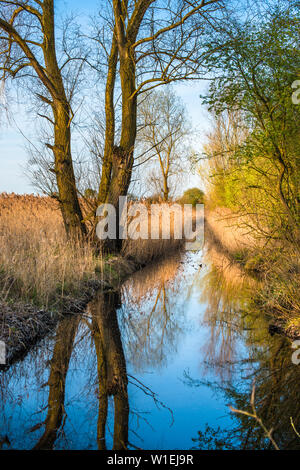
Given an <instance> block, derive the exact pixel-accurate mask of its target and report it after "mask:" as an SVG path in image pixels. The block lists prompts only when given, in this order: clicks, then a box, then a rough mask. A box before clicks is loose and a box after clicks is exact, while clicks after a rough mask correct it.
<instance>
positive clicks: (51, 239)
mask: <svg viewBox="0 0 300 470" xmlns="http://www.w3.org/2000/svg"><path fill="white" fill-rule="evenodd" d="M96 263H99V260H95V256H94V249H93V247H92V246H91V245H90V244H89V243H86V244H85V245H82V246H80V245H79V244H76V243H71V242H69V241H67V239H66V235H65V232H64V226H63V221H62V217H61V213H60V211H59V207H58V204H57V202H56V201H55V200H53V199H51V198H48V197H36V196H33V195H24V196H19V195H15V194H5V193H4V194H0V281H1V284H0V296H1V297H0V298H1V299H2V300H8V299H10V298H13V299H18V300H20V299H21V300H23V301H30V302H31V301H33V302H34V303H36V304H38V305H41V306H43V307H48V306H49V305H51V306H54V305H55V304H57V303H59V301H60V299H61V298H62V297H64V296H65V295H67V294H68V293H72V294H74V293H76V292H78V291H80V288H81V283H82V280H84V279H88V278H91V277H93V276H94V273H95V266H96Z"/></svg>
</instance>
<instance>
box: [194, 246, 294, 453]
mask: <svg viewBox="0 0 300 470" xmlns="http://www.w3.org/2000/svg"><path fill="white" fill-rule="evenodd" d="M211 259H214V260H216V258H215V255H213V256H212V257H211ZM204 282H205V289H204V297H203V299H204V298H205V300H206V301H207V302H208V308H207V311H206V314H205V321H206V323H207V324H208V325H209V328H210V330H211V335H210V340H209V342H208V344H207V345H206V348H207V350H208V351H209V355H210V364H211V365H213V366H215V365H216V364H217V370H218V371H219V373H220V378H221V381H220V382H219V383H209V382H206V385H208V386H209V387H211V388H212V389H214V390H215V391H218V392H220V393H222V394H223V396H224V399H225V400H226V403H227V404H228V405H232V406H233V407H234V408H236V409H238V410H244V411H247V412H249V413H251V412H252V408H251V404H250V395H251V390H252V382H253V380H254V379H255V383H256V398H255V406H256V412H257V415H258V416H259V417H260V418H261V420H262V422H263V423H264V425H265V427H266V428H267V429H268V430H271V429H272V430H273V434H272V435H273V437H274V440H275V441H276V443H277V445H278V446H279V448H280V449H300V439H299V437H297V435H296V433H295V431H294V430H293V427H292V425H291V418H292V420H293V423H294V425H295V427H296V429H299V428H300V401H299V392H300V380H299V379H300V369H299V366H298V367H297V366H295V365H293V364H292V361H291V356H292V350H291V342H290V341H289V340H288V339H287V338H284V337H280V336H274V337H271V336H270V334H269V331H268V322H267V318H266V315H265V314H264V312H262V311H260V310H259V308H258V307H257V306H255V305H254V304H253V302H252V301H251V289H253V288H255V285H254V284H253V281H252V280H251V279H250V280H249V279H248V280H247V279H245V277H244V276H240V275H237V271H236V267H235V266H233V267H229V266H228V263H227V267H226V269H224V266H223V267H222V269H221V267H220V264H217V266H216V263H215V264H214V265H212V266H211V270H210V273H209V274H208V276H206V278H205V279H204ZM239 337H240V338H241V337H243V340H244V342H245V343H246V344H247V346H248V353H247V356H245V355H244V354H243V356H244V357H239V356H238V354H237V349H236V347H237V338H239ZM240 351H241V349H240ZM240 354H241V352H240ZM233 359H234V360H233ZM228 369H229V370H230V371H231V372H233V375H232V376H229V375H228V376H227V379H226V380H225V379H224V377H226V375H224V371H226V370H228ZM238 377H239V378H238ZM187 383H189V384H190V385H193V386H195V385H196V386H197V385H203V383H204V382H195V381H194V380H193V379H191V378H190V377H187ZM220 384H221V385H220ZM233 419H234V421H235V425H234V426H233V427H232V428H231V429H230V430H224V429H223V430H222V429H213V428H211V427H207V429H206V432H203V431H200V432H199V435H198V438H196V439H195V442H196V443H197V447H198V448H201V449H205V448H206V449H209V448H211V449H218V448H220V449H231V448H236V449H270V448H272V444H271V443H270V441H269V439H267V438H266V435H265V433H264V431H263V429H262V428H261V426H260V425H259V424H258V423H257V422H256V421H255V420H254V419H253V418H251V417H248V416H245V415H241V414H237V415H234V416H233Z"/></svg>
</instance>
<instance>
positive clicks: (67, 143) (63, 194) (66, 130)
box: [52, 100, 86, 238]
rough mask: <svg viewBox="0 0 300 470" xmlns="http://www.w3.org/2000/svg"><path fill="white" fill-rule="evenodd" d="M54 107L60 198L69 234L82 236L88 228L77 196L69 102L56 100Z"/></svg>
mask: <svg viewBox="0 0 300 470" xmlns="http://www.w3.org/2000/svg"><path fill="white" fill-rule="evenodd" d="M52 109H53V115H54V122H55V125H54V146H53V147H52V151H53V155H54V164H55V174H56V181H57V187H58V200H59V204H60V208H61V212H62V216H63V220H64V224H65V229H66V232H67V234H68V236H70V237H72V238H73V237H74V238H75V237H76V238H80V237H81V236H82V235H84V234H85V233H86V228H85V225H84V222H83V216H82V212H81V208H80V204H79V200H78V196H77V190H76V180H75V175H74V169H73V162H72V155H71V132H70V117H69V115H70V111H69V105H68V103H67V102H61V101H56V100H55V101H54V103H53V105H52Z"/></svg>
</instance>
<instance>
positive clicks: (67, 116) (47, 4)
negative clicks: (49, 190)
mask: <svg viewBox="0 0 300 470" xmlns="http://www.w3.org/2000/svg"><path fill="white" fill-rule="evenodd" d="M42 8H43V16H42V27H43V33H44V42H43V53H44V60H45V67H46V71H47V75H48V77H49V79H50V81H51V83H52V84H53V87H54V89H55V92H54V93H51V95H52V102H51V106H52V111H53V117H54V146H53V147H52V150H53V155H54V162H55V173H56V179H57V186H58V196H59V203H60V207H61V211H62V216H63V220H64V224H65V228H66V232H67V234H68V236H72V237H73V236H75V237H78V236H81V235H85V233H86V228H85V225H84V223H83V217H82V212H81V208H80V204H79V200H78V196H77V190H76V180H75V175H74V168H73V161H72V155H71V131H70V126H71V121H72V112H71V107H70V103H69V102H68V100H67V97H66V92H65V88H64V83H63V79H62V75H61V71H60V68H59V66H58V63H57V57H56V47H55V24H54V2H53V0H45V1H44V2H43V4H42Z"/></svg>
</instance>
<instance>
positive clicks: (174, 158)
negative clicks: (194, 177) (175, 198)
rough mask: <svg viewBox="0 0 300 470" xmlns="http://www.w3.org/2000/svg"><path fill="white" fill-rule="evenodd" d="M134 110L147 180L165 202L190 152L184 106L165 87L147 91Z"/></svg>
mask: <svg viewBox="0 0 300 470" xmlns="http://www.w3.org/2000/svg"><path fill="white" fill-rule="evenodd" d="M138 113H139V120H140V121H141V123H140V124H141V130H140V131H139V132H138V141H139V142H140V143H141V144H142V146H143V147H144V148H145V151H146V152H147V153H145V157H144V160H145V162H146V163H148V165H149V164H150V167H151V169H152V172H151V176H150V180H151V182H152V184H153V185H154V187H155V190H156V191H157V192H158V193H159V194H161V195H162V198H163V200H164V201H168V199H169V196H170V192H172V187H171V185H172V184H173V189H174V186H175V183H179V178H180V177H183V174H184V171H185V168H184V167H186V164H187V162H188V158H189V152H190V151H191V149H190V148H189V146H188V144H187V137H188V136H191V134H192V131H191V125H190V123H189V122H188V119H187V114H186V109H185V107H184V105H183V103H182V102H181V100H180V99H179V97H178V96H177V95H176V94H175V93H174V92H173V91H172V90H171V89H170V88H167V89H164V90H162V91H156V92H152V93H150V94H149V96H148V97H147V98H146V99H145V100H143V101H142V103H141V105H140V106H139V108H138ZM149 154H150V155H149ZM152 155H153V157H152ZM142 163H143V162H139V163H137V165H140V164H142ZM157 167H158V168H157Z"/></svg>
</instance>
